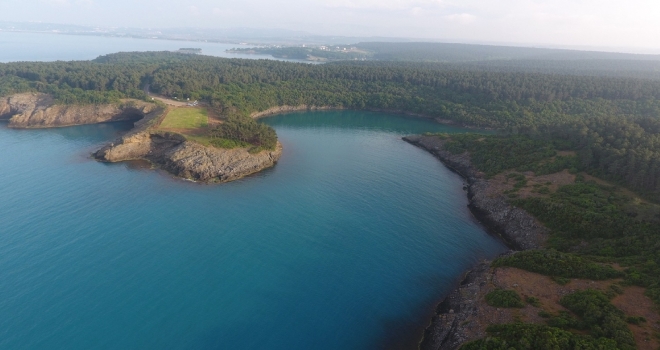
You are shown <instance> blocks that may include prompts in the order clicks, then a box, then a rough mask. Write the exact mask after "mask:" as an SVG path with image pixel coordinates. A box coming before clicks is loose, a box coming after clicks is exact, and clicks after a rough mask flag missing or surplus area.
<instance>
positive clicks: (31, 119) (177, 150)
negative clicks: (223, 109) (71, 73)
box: [0, 93, 282, 182]
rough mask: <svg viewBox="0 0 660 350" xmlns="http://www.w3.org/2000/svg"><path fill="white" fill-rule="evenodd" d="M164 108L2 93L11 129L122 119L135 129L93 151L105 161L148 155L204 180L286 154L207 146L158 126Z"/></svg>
mask: <svg viewBox="0 0 660 350" xmlns="http://www.w3.org/2000/svg"><path fill="white" fill-rule="evenodd" d="M165 112H166V108H164V107H162V106H159V105H157V104H154V103H148V102H144V101H139V100H132V99H126V100H122V101H121V102H120V103H117V104H103V105H58V104H55V103H54V101H53V98H52V97H51V96H49V95H46V94H40V93H23V94H16V95H12V96H9V97H3V98H0V119H4V120H8V121H9V123H8V126H9V127H11V128H23V129H25V128H53V127H65V126H73V125H84V124H98V123H108V122H118V121H131V122H134V128H133V129H132V130H131V131H129V132H128V133H126V134H125V135H123V136H121V137H120V138H119V139H117V140H115V141H114V142H112V143H110V144H108V145H106V146H104V147H103V148H101V149H100V150H98V151H97V152H95V153H94V154H93V156H94V158H95V159H97V160H99V161H103V162H121V161H126V160H135V159H144V160H148V161H150V162H152V163H153V164H155V165H157V166H159V167H161V168H162V169H164V170H167V171H168V172H170V173H172V174H173V175H175V176H178V177H181V178H185V179H190V180H194V181H200V182H227V181H232V180H236V179H239V178H241V177H244V176H247V175H251V174H254V173H256V172H259V171H261V170H263V169H266V168H269V167H272V166H273V165H274V164H275V163H276V162H277V160H278V159H279V157H280V155H281V154H282V145H281V144H280V143H279V142H278V144H277V146H276V148H275V149H274V150H263V151H260V152H258V153H250V152H249V149H248V148H234V149H223V148H215V147H207V146H204V145H201V144H199V143H196V142H192V141H189V140H187V139H186V138H185V137H184V136H183V135H181V134H177V133H174V132H162V131H158V130H157V128H156V126H157V125H158V124H159V123H160V121H161V119H162V117H163V116H164V114H165Z"/></svg>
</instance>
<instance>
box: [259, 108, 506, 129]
mask: <svg viewBox="0 0 660 350" xmlns="http://www.w3.org/2000/svg"><path fill="white" fill-rule="evenodd" d="M347 110H351V111H367V112H383V113H392V114H400V115H404V116H407V117H414V118H424V119H432V120H435V121H436V122H437V123H439V124H443V125H451V126H457V127H461V128H465V129H478V130H496V129H493V128H487V127H476V126H473V125H467V124H460V123H457V122H455V121H453V120H449V119H442V118H438V117H433V116H430V115H425V114H419V113H411V112H407V111H402V110H396V109H381V108H362V109H357V108H346V107H334V106H315V105H305V104H303V105H298V106H290V105H283V106H277V107H271V108H268V109H266V110H263V111H260V112H252V113H251V114H250V118H254V119H261V118H267V117H271V116H275V115H280V114H286V113H291V112H305V111H347Z"/></svg>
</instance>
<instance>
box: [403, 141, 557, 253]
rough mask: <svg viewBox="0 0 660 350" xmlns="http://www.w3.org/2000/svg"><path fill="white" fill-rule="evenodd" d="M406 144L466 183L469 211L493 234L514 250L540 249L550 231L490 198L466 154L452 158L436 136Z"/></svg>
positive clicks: (481, 176)
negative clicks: (426, 154) (415, 148)
mask: <svg viewBox="0 0 660 350" xmlns="http://www.w3.org/2000/svg"><path fill="white" fill-rule="evenodd" d="M403 139H404V140H405V141H407V142H409V143H411V144H413V145H416V146H418V147H421V148H423V149H425V150H427V151H429V152H430V153H432V154H433V155H435V156H436V157H437V158H438V159H440V161H442V162H443V163H444V164H445V165H446V166H447V167H449V168H451V169H452V170H454V171H455V172H457V173H458V174H459V175H461V176H463V177H464V178H465V179H466V180H467V184H468V199H469V201H470V204H469V207H470V210H471V211H472V213H473V214H474V216H475V217H477V219H479V221H481V222H482V223H483V224H484V225H485V226H486V227H487V228H488V229H489V231H491V233H494V234H497V235H499V236H500V237H502V239H503V240H504V242H505V243H506V244H507V245H509V246H510V247H511V248H514V249H517V250H526V249H534V248H539V247H541V246H542V245H543V244H544V243H545V240H546V239H547V235H548V232H549V230H548V229H547V228H545V227H544V226H543V225H541V223H539V222H538V220H536V219H535V218H534V217H533V216H532V215H530V214H528V213H527V212H526V211H524V210H522V209H520V208H516V207H514V206H511V205H510V204H509V203H508V201H507V200H506V197H504V195H498V196H496V197H490V196H489V195H488V194H487V193H488V191H487V189H488V186H489V184H488V180H487V179H486V178H485V176H484V174H483V173H480V172H479V171H478V170H477V169H475V168H474V167H473V166H472V163H471V162H470V156H469V154H467V153H463V154H452V153H451V152H449V151H446V150H445V149H444V142H445V140H442V139H440V138H438V137H435V136H407V137H404V138H403Z"/></svg>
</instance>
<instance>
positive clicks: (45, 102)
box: [0, 93, 158, 128]
mask: <svg viewBox="0 0 660 350" xmlns="http://www.w3.org/2000/svg"><path fill="white" fill-rule="evenodd" d="M157 108H158V107H157V106H156V105H155V104H152V103H147V102H144V101H139V100H131V99H126V100H123V101H122V102H121V103H116V104H103V105H57V104H54V101H53V99H52V97H50V96H49V95H46V94H39V93H23V94H16V95H12V96H9V97H5V98H1V99H0V118H2V119H9V127H10V128H52V127H62V126H72V125H83V124H98V123H107V122H116V121H133V122H135V121H138V120H140V119H142V118H144V117H145V116H146V115H147V114H149V113H151V112H153V111H154V110H156V109H157Z"/></svg>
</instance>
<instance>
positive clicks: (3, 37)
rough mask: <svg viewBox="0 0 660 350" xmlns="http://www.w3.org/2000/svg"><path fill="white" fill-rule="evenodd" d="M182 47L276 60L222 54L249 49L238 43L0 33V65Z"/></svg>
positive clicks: (89, 57)
mask: <svg viewBox="0 0 660 350" xmlns="http://www.w3.org/2000/svg"><path fill="white" fill-rule="evenodd" d="M182 47H196V48H201V49H202V54H204V55H210V56H218V57H228V58H250V59H255V58H261V59H275V58H273V57H272V56H265V55H246V54H230V53H227V52H225V51H226V50H228V49H232V48H235V47H249V46H242V45H237V44H216V43H208V42H200V41H178V40H155V39H133V38H113V37H100V36H86V35H64V34H44V33H20V32H3V31H0V62H12V61H57V60H60V61H70V60H91V59H94V58H96V57H98V56H101V55H107V54H110V53H115V52H121V51H124V52H130V51H176V50H178V49H180V48H182ZM283 61H297V60H283Z"/></svg>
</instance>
